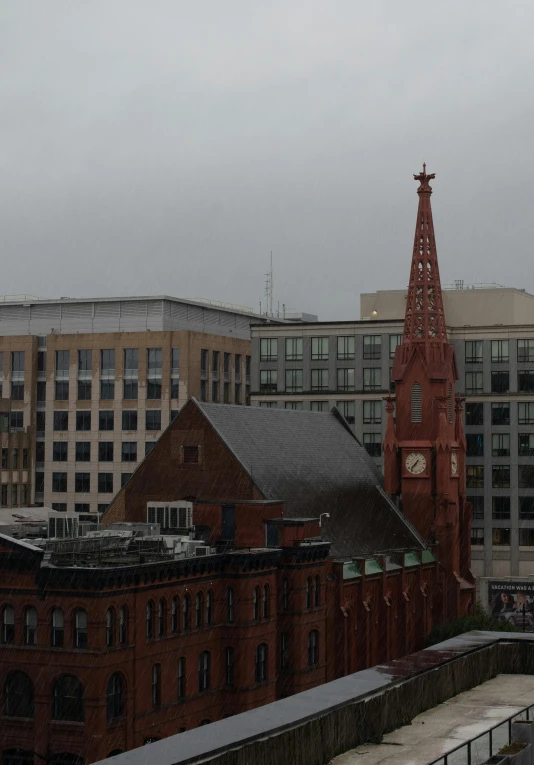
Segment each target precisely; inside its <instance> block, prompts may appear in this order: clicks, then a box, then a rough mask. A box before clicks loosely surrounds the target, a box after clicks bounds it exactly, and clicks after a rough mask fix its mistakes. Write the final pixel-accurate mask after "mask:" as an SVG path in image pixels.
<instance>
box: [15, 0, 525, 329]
mask: <svg viewBox="0 0 534 765" xmlns="http://www.w3.org/2000/svg"><path fill="white" fill-rule="evenodd" d="M533 27H534V3H533V2H532V0H512V1H510V0H485V1H484V2H482V0H447V2H437V1H436V2H429V0H403V1H402V2H400V1H399V0H371V2H362V0H324V1H323V2H318V1H317V0H302V1H300V0H299V1H297V0H267V2H259V1H258V0H256V1H254V0H225V2H222V0H213V1H209V0H189V1H188V2H182V0H144V1H142V0H0V252H1V256H2V257H1V263H2V282H1V285H2V286H1V288H0V292H2V293H23V292H26V293H30V294H35V295H39V296H43V297H59V296H62V295H68V296H71V297H75V296H99V295H126V294H138V295H139V294H159V293H167V294H171V295H177V296H181V297H199V296H200V297H205V298H211V299H216V300H223V301H227V302H234V303H239V304H243V305H248V306H251V307H254V308H255V309H257V308H258V301H259V299H260V297H261V296H262V292H263V279H264V272H265V271H266V270H267V267H268V261H269V252H270V250H273V253H274V269H275V302H276V301H280V303H286V304H287V306H288V308H290V309H294V310H304V311H310V312H315V313H318V314H319V316H320V318H321V319H328V318H346V319H349V318H356V317H358V315H359V293H360V292H366V291H374V290H376V289H390V288H400V287H403V286H404V285H405V284H406V282H407V279H408V272H409V263H410V257H411V249H412V242H413V232H414V226H415V213H416V206H417V195H416V188H417V185H416V183H415V182H414V181H413V180H412V175H411V174H412V173H414V172H417V171H418V170H419V169H420V165H421V161H422V158H425V160H426V162H427V164H428V168H429V170H430V171H431V172H435V173H436V175H437V177H436V180H435V181H434V183H433V187H434V195H433V209H434V224H435V227H436V235H437V242H438V253H439V257H440V268H441V276H442V282H443V283H449V282H452V281H453V280H454V279H459V278H463V279H464V280H465V281H466V282H500V283H502V284H505V285H507V286H518V287H525V288H526V289H529V290H532V289H534V278H533V277H532V254H531V243H532V240H533V234H534V231H533V228H534V215H533V213H532V199H531V196H532V195H531V187H532V183H533V182H534V181H533V173H532V170H533V167H532V166H533V152H532V142H533V137H532V136H533V133H534V130H533V128H534V125H533V111H534V107H533V96H532V91H533V72H534V66H533V63H534V62H533V58H534V46H533V45H532V29H533Z"/></svg>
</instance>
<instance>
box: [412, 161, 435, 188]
mask: <svg viewBox="0 0 534 765" xmlns="http://www.w3.org/2000/svg"><path fill="white" fill-rule="evenodd" d="M413 177H414V180H416V181H419V182H420V185H419V188H418V189H417V193H419V192H420V191H432V186H430V185H429V183H428V182H429V181H431V180H432V179H433V178H435V177H436V173H428V174H427V172H426V162H423V172H422V173H419V174H418V175H415V173H414V176H413Z"/></svg>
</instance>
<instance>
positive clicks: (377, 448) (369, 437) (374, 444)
mask: <svg viewBox="0 0 534 765" xmlns="http://www.w3.org/2000/svg"><path fill="white" fill-rule="evenodd" d="M363 445H364V446H365V448H366V449H367V451H368V453H369V454H370V456H371V457H380V455H381V454H382V436H381V434H380V433H364V434H363Z"/></svg>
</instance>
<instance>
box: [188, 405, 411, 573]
mask: <svg viewBox="0 0 534 765" xmlns="http://www.w3.org/2000/svg"><path fill="white" fill-rule="evenodd" d="M193 401H194V403H195V405H196V406H197V407H198V408H199V410H200V411H201V412H202V413H203V415H204V416H205V417H206V419H207V420H208V421H209V422H210V424H211V425H212V427H213V428H214V430H215V431H216V432H217V433H218V435H219V437H220V438H221V439H222V441H223V442H224V443H225V444H226V446H227V447H228V449H229V450H230V451H231V452H232V453H233V454H234V456H235V458H236V459H237V460H238V461H239V462H240V463H241V465H242V466H243V467H244V469H245V470H246V472H247V473H248V474H249V475H250V477H251V479H252V480H253V481H254V483H255V484H256V486H257V487H258V489H259V491H260V492H261V494H262V495H263V496H264V497H265V499H272V500H282V501H283V502H284V503H285V515H286V517H288V518H299V517H303V516H305V517H310V516H313V517H318V516H319V515H320V514H321V513H330V518H329V519H326V518H325V519H323V526H322V537H323V539H325V540H327V541H329V542H331V544H332V554H333V555H334V556H335V557H341V558H354V557H358V556H370V555H377V554H381V553H390V552H394V551H400V550H421V549H423V548H424V547H425V544H424V541H423V539H422V538H421V537H420V536H419V534H418V533H417V531H416V530H415V529H414V527H413V526H412V525H411V524H410V523H409V522H408V520H407V519H406V518H405V517H404V516H403V515H402V514H401V513H400V512H399V510H398V509H397V508H396V506H395V505H394V504H393V503H392V502H391V500H390V499H389V497H388V496H387V495H386V494H385V493H384V491H383V490H382V481H383V479H382V474H381V472H380V471H379V470H378V469H377V467H376V466H375V464H374V463H373V461H372V459H371V458H370V457H369V455H368V453H367V451H366V450H365V448H364V447H363V446H362V445H361V444H360V442H359V441H358V439H357V438H356V436H355V435H354V434H353V432H352V431H351V429H350V427H349V426H348V425H347V423H346V421H345V420H344V419H343V417H342V416H341V414H340V413H339V411H338V410H337V409H336V408H334V409H333V410H332V411H330V412H307V411H294V410H288V409H269V408H264V407H253V406H232V405H225V404H206V403H201V402H198V401H196V400H195V399H193Z"/></svg>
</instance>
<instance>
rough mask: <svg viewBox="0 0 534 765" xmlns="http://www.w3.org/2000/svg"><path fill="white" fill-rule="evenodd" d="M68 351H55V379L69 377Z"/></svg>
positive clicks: (66, 378)
mask: <svg viewBox="0 0 534 765" xmlns="http://www.w3.org/2000/svg"><path fill="white" fill-rule="evenodd" d="M69 357H70V351H56V380H68V379H69V363H70V358H69Z"/></svg>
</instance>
